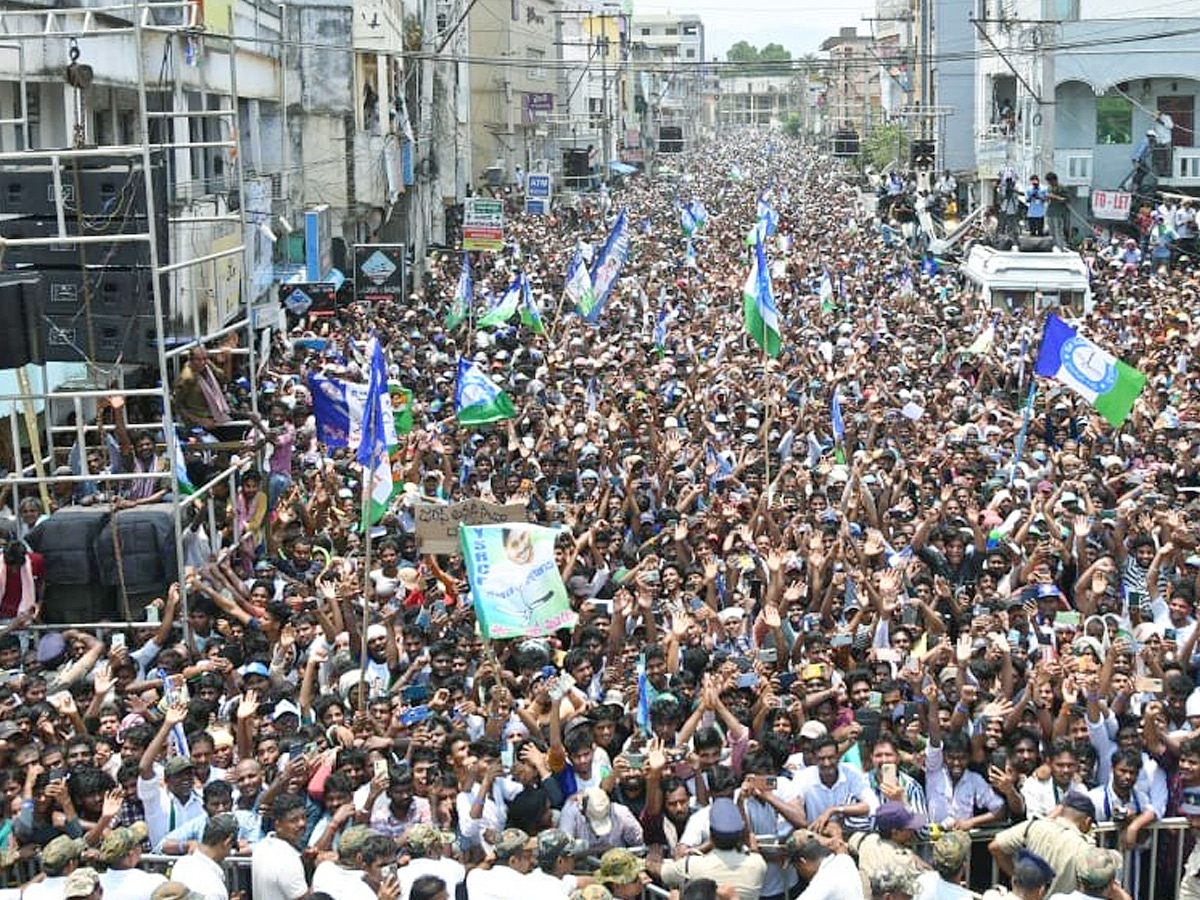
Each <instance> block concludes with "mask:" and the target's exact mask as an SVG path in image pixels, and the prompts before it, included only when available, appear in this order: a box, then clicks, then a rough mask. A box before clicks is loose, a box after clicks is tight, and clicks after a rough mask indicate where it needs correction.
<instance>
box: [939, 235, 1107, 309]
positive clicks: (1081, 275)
mask: <svg viewBox="0 0 1200 900" xmlns="http://www.w3.org/2000/svg"><path fill="white" fill-rule="evenodd" d="M959 271H960V272H961V273H962V274H963V276H964V277H965V278H966V279H967V281H968V282H970V283H971V284H973V285H974V286H975V293H976V295H977V296H978V297H979V298H980V302H981V303H982V304H984V305H989V306H996V307H1001V308H1004V309H1008V310H1009V311H1012V312H1017V311H1020V310H1029V311H1032V312H1035V313H1040V312H1042V311H1044V310H1046V309H1053V308H1056V307H1062V308H1066V309H1070V310H1072V311H1074V312H1076V313H1083V312H1089V311H1090V310H1091V308H1092V288H1091V280H1090V278H1089V273H1088V267H1087V263H1085V262H1084V261H1083V257H1081V256H1080V255H1079V254H1078V253H1075V252H1074V251H1062V250H1058V249H1054V250H1051V251H1049V252H1048V253H1022V252H1020V251H1018V250H996V249H993V248H992V247H984V246H982V245H978V244H977V245H975V246H974V247H972V248H971V251H970V253H968V254H967V259H966V262H964V263H963V264H962V265H961V266H960V267H959Z"/></svg>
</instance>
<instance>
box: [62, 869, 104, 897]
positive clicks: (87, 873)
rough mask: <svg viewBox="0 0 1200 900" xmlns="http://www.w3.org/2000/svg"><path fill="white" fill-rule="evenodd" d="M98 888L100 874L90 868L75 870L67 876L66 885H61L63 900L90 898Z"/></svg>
mask: <svg viewBox="0 0 1200 900" xmlns="http://www.w3.org/2000/svg"><path fill="white" fill-rule="evenodd" d="M99 886H100V873H99V872H97V871H96V870H95V869H93V868H92V867H91V866H84V867H82V868H80V869H76V870H75V871H74V872H72V873H71V874H70V875H68V876H67V883H66V884H64V885H63V892H62V895H63V900H72V898H75V897H90V896H91V895H92V892H93V891H95V890H96V888H98V887H99Z"/></svg>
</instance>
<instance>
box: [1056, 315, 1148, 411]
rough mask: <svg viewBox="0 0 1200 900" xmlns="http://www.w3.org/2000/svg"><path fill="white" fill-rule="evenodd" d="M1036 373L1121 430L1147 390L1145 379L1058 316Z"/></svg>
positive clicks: (1131, 367)
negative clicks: (1063, 387)
mask: <svg viewBox="0 0 1200 900" xmlns="http://www.w3.org/2000/svg"><path fill="white" fill-rule="evenodd" d="M1037 373H1038V374H1039V375H1043V376H1045V377H1047V378H1054V379H1056V380H1057V381H1060V382H1062V383H1063V384H1065V385H1066V386H1067V387H1069V388H1071V390H1073V391H1075V392H1076V393H1077V394H1079V395H1080V396H1081V397H1083V398H1084V399H1085V400H1087V401H1088V403H1090V404H1092V406H1094V407H1095V408H1096V412H1098V413H1100V415H1102V416H1104V418H1105V419H1106V420H1108V423H1109V424H1110V425H1112V426H1113V427H1114V428H1119V427H1120V426H1121V424H1122V423H1124V421H1125V419H1126V418H1128V416H1129V411H1130V410H1131V409H1133V403H1134V401H1135V400H1137V398H1138V394H1140V393H1141V392H1142V388H1144V387H1145V386H1146V376H1145V375H1144V374H1142V373H1141V372H1139V371H1138V370H1137V369H1135V368H1134V367H1133V366H1130V365H1126V364H1125V363H1123V362H1121V360H1119V359H1117V358H1116V357H1115V356H1113V355H1112V354H1111V353H1109V352H1108V351H1106V350H1102V349H1100V347H1098V346H1097V345H1095V344H1093V343H1092V342H1091V341H1089V340H1088V339H1087V338H1085V337H1082V336H1080V334H1079V332H1077V331H1076V330H1075V329H1074V328H1072V327H1071V326H1070V325H1068V324H1067V323H1066V322H1064V321H1063V320H1062V319H1060V318H1059V317H1058V316H1054V315H1051V316H1048V317H1047V318H1046V328H1045V330H1044V331H1043V332H1042V346H1041V349H1040V350H1039V351H1038V358H1037Z"/></svg>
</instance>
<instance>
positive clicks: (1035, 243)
mask: <svg viewBox="0 0 1200 900" xmlns="http://www.w3.org/2000/svg"><path fill="white" fill-rule="evenodd" d="M1017 246H1018V247H1019V248H1020V250H1021V252H1022V253H1049V252H1050V251H1051V250H1053V249H1054V238H1053V237H1051V236H1050V235H1044V236H1042V237H1032V236H1030V235H1027V234H1025V235H1021V237H1020V239H1019V240H1018V241H1017Z"/></svg>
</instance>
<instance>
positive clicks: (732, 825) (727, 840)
mask: <svg viewBox="0 0 1200 900" xmlns="http://www.w3.org/2000/svg"><path fill="white" fill-rule="evenodd" d="M745 831H746V823H745V820H744V819H743V818H742V813H741V811H740V810H739V809H738V808H737V804H735V803H734V802H733V801H732V800H730V799H729V798H728V797H718V798H717V799H716V800H714V801H713V803H712V807H711V811H710V813H709V833H710V834H711V835H712V843H713V849H712V850H710V851H708V852H707V853H705V854H704V855H703V856H685V857H683V858H682V859H669V860H662V859H660V858H658V857H651V858H649V859H647V860H646V865H647V868H649V869H650V871H652V872H655V874H657V875H658V876H659V877H660V878H661V879H662V882H663V884H665V885H666V886H667V887H682V886H684V885H686V884H687V883H688V882H689V881H692V880H693V879H696V878H711V879H712V880H713V881H715V882H716V883H717V884H721V885H729V886H731V887H732V888H733V889H734V890H735V891H737V895H738V900H758V898H759V896H760V895H761V894H762V886H763V881H764V879H765V878H766V877H767V861H766V860H765V859H763V858H762V856H761V855H759V854H758V853H751V852H747V851H745V850H743V849H742V842H743V837H744V834H745Z"/></svg>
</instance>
